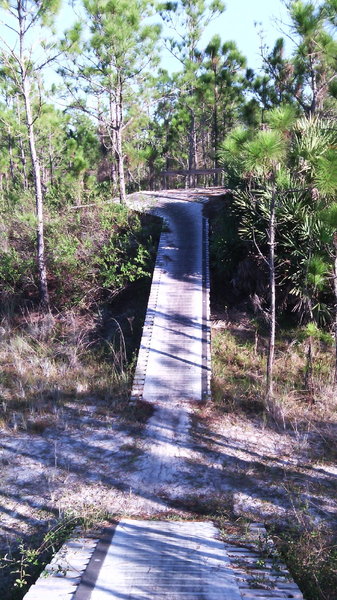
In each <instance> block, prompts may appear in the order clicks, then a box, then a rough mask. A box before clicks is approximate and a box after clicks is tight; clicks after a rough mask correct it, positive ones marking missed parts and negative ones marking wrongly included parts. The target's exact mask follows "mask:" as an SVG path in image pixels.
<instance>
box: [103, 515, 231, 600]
mask: <svg viewBox="0 0 337 600" xmlns="http://www.w3.org/2000/svg"><path fill="white" fill-rule="evenodd" d="M122 598H124V599H127V598H128V599H130V600H133V599H137V600H155V599H158V600H224V599H226V600H242V597H241V594H240V592H239V588H238V586H237V584H236V582H235V580H234V576H233V572H232V570H231V569H230V564H229V559H228V557H227V555H226V551H225V547H224V544H223V543H222V542H221V541H220V540H218V539H217V530H216V528H215V527H214V525H213V524H212V523H208V522H204V523H198V522H182V523H177V522H170V521H167V522H162V521H132V520H128V519H125V520H122V521H120V523H119V525H118V527H117V529H116V532H115V534H114V537H113V539H112V543H111V545H110V548H109V550H108V553H107V555H106V558H105V560H104V562H103V565H102V568H101V571H100V574H99V577H98V579H97V581H96V586H95V589H94V591H93V592H92V594H91V600H121V599H122Z"/></svg>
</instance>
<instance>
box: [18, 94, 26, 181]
mask: <svg viewBox="0 0 337 600" xmlns="http://www.w3.org/2000/svg"><path fill="white" fill-rule="evenodd" d="M17 115H18V122H19V125H21V115H20V99H19V98H18V99H17ZM19 146H20V154H21V163H22V173H23V188H24V189H25V190H28V177H27V159H26V153H25V148H24V145H23V139H22V136H21V135H20V137H19Z"/></svg>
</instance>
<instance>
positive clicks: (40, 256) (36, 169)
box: [18, 5, 49, 311]
mask: <svg viewBox="0 0 337 600" xmlns="http://www.w3.org/2000/svg"><path fill="white" fill-rule="evenodd" d="M18 17H19V27H20V38H19V39H20V76H21V82H20V83H21V91H22V95H23V99H24V105H25V113H26V126H27V133H28V140H29V150H30V156H31V161H32V169H33V178H34V191H35V207H36V208H35V210H36V218H37V228H36V238H37V240H36V244H37V267H38V275H39V291H40V304H41V307H42V309H43V310H45V311H47V310H49V294H48V284H47V269H46V262H45V248H44V219H43V193H42V184H41V166H40V161H39V158H38V155H37V152H36V144H35V132H34V120H33V114H32V106H31V91H30V82H29V75H28V73H27V64H26V57H25V56H24V36H25V33H26V18H25V13H24V7H22V6H21V5H20V10H18Z"/></svg>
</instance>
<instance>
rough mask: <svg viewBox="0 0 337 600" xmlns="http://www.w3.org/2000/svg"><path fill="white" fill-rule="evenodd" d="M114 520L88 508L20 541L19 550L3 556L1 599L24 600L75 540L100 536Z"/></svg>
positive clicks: (64, 517)
mask: <svg viewBox="0 0 337 600" xmlns="http://www.w3.org/2000/svg"><path fill="white" fill-rule="evenodd" d="M111 524H113V519H112V518H111V517H110V516H109V515H108V514H106V513H103V512H99V511H97V510H95V508H94V507H87V508H85V509H83V510H82V513H81V514H71V513H68V514H64V515H62V516H60V517H58V518H57V519H54V521H53V522H51V523H50V524H49V527H48V528H47V530H46V529H44V531H41V532H40V533H36V534H35V536H34V537H33V538H31V539H30V540H29V541H26V540H23V539H22V540H19V539H18V540H17V544H16V545H15V547H13V548H12V547H9V548H8V551H7V552H6V553H5V554H4V555H2V556H1V557H0V594H1V600H21V599H22V598H23V597H24V595H25V594H26V593H27V591H28V589H29V587H30V586H31V585H32V584H33V583H34V582H35V581H36V580H37V579H38V577H39V576H40V575H41V574H42V576H43V570H44V567H45V566H46V565H47V564H48V563H49V562H50V560H51V559H52V557H53V556H54V555H55V554H56V552H57V551H58V550H59V549H60V548H61V546H62V545H63V544H64V543H65V542H67V540H69V538H71V537H76V536H78V535H81V536H82V535H86V536H89V537H98V536H99V535H100V532H101V530H102V528H103V527H106V526H107V525H108V526H111Z"/></svg>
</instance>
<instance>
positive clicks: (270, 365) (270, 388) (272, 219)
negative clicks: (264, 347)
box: [266, 188, 276, 405]
mask: <svg viewBox="0 0 337 600" xmlns="http://www.w3.org/2000/svg"><path fill="white" fill-rule="evenodd" d="M275 204H276V203H275V189H274V188H273V190H272V194H271V199H270V216H269V231H268V238H269V242H268V243H269V287H270V330H269V348H268V360H267V389H266V400H267V405H268V402H270V401H271V400H272V399H273V396H274V378H273V369H274V354H275V331H276V283H275V233H276V211H275Z"/></svg>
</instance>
